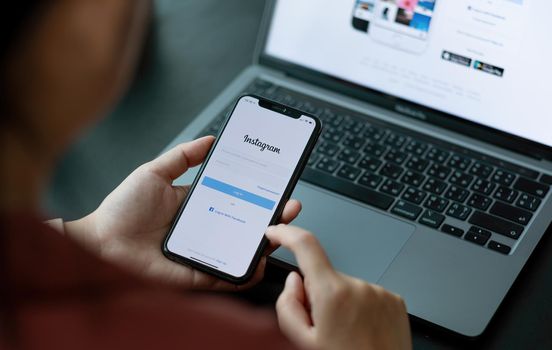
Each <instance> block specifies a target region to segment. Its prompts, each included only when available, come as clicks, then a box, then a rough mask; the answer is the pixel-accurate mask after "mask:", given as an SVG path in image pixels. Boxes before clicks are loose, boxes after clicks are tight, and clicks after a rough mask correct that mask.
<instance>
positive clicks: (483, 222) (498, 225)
mask: <svg viewBox="0 0 552 350" xmlns="http://www.w3.org/2000/svg"><path fill="white" fill-rule="evenodd" d="M468 222H469V223H470V224H472V225H477V226H481V227H484V228H486V229H487V230H490V231H493V232H496V233H498V234H501V235H503V236H506V237H510V238H513V239H518V238H519V236H521V233H522V232H523V226H520V225H518V224H514V223H513V222H510V221H506V220H503V219H501V218H499V217H496V216H493V215H489V214H485V213H482V212H480V211H476V212H474V213H473V214H472V216H471V217H470V219H469V220H468Z"/></svg>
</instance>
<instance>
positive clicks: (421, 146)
mask: <svg viewBox="0 0 552 350" xmlns="http://www.w3.org/2000/svg"><path fill="white" fill-rule="evenodd" d="M427 149H428V145H427V144H426V143H423V142H420V141H416V140H412V141H410V142H409V143H408V145H406V147H405V148H404V150H405V151H406V152H408V153H410V154H414V155H417V156H421V155H423V154H424V153H425V151H426V150H427Z"/></svg>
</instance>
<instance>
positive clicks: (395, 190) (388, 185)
mask: <svg viewBox="0 0 552 350" xmlns="http://www.w3.org/2000/svg"><path fill="white" fill-rule="evenodd" d="M403 188H404V185H403V184H401V183H398V182H397V181H393V180H386V181H385V182H384V183H383V185H381V187H380V191H382V192H383V193H387V194H390V195H392V196H395V197H397V196H398V195H399V194H401V192H402V190H403Z"/></svg>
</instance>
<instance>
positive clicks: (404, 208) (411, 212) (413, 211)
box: [391, 200, 422, 220]
mask: <svg viewBox="0 0 552 350" xmlns="http://www.w3.org/2000/svg"><path fill="white" fill-rule="evenodd" d="M391 212H392V213H393V214H396V215H399V216H402V217H404V218H407V219H410V220H416V219H417V218H418V216H419V215H420V213H421V212H422V208H420V207H418V206H417V205H414V204H411V203H408V202H406V201H402V200H400V201H397V204H395V206H394V207H393V209H391Z"/></svg>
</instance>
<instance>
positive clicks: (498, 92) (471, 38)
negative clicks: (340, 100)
mask: <svg viewBox="0 0 552 350" xmlns="http://www.w3.org/2000/svg"><path fill="white" fill-rule="evenodd" d="M550 13H552V1H547V0H352V1H330V0H322V1H320V0H278V1H277V2H276V4H275V9H274V14H273V18H272V22H271V26H270V29H269V33H268V38H267V43H266V47H265V54H266V55H268V56H272V57H275V58H277V59H281V60H285V61H288V62H291V63H293V64H297V65H300V66H303V67H306V68H309V69H314V70H316V71H319V72H322V73H324V74H328V75H330V76H334V77H337V78H340V79H344V80H347V81H350V82H353V83H355V84H358V85H361V86H365V87H368V88H371V89H374V90H377V91H381V92H384V93H386V94H389V95H393V96H397V97H400V98H403V99H406V100H408V101H412V102H414V103H417V104H420V105H423V106H427V107H430V108H433V109H436V110H439V111H442V112H445V113H448V114H452V115H455V116H458V117H461V118H464V119H467V120H470V121H473V122H476V123H480V124H483V125H486V126H489V127H492V128H495V129H498V130H502V131H505V132H507V133H510V134H514V135H517V136H520V137H523V138H526V139H529V140H532V141H535V142H538V143H541V144H544V145H547V146H552V132H551V130H552V113H551V112H550V110H551V108H550V103H549V100H550V98H551V97H552V87H550V85H549V84H550V82H551V81H552V64H551V63H550V62H552V40H551V38H550V33H552V32H551V30H550V25H549V17H550Z"/></svg>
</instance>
